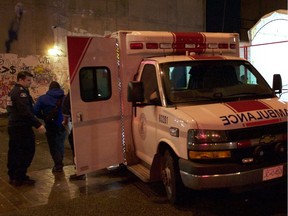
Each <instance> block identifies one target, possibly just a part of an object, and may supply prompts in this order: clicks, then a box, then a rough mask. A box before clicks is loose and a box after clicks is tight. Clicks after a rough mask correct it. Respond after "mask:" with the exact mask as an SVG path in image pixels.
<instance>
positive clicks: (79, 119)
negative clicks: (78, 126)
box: [76, 112, 83, 122]
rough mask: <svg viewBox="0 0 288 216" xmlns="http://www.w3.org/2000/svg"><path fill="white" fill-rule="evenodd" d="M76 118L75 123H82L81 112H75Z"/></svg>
mask: <svg viewBox="0 0 288 216" xmlns="http://www.w3.org/2000/svg"><path fill="white" fill-rule="evenodd" d="M76 117H77V122H82V121H83V114H82V112H77V113H76Z"/></svg>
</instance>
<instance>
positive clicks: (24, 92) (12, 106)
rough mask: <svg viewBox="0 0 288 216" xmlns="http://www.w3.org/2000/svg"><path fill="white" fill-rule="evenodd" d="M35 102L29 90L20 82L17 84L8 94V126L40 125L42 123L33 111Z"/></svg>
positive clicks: (36, 126)
mask: <svg viewBox="0 0 288 216" xmlns="http://www.w3.org/2000/svg"><path fill="white" fill-rule="evenodd" d="M33 103H34V102H33V99H32V97H31V95H30V93H29V90H28V89H26V88H24V87H23V86H22V85H20V84H15V86H14V87H13V89H12V90H11V91H10V92H9V94H8V100H7V113H8V126H9V127H14V126H29V127H32V126H34V127H35V128H38V127H40V126H41V123H40V122H39V121H38V119H37V118H36V117H35V116H34V113H33Z"/></svg>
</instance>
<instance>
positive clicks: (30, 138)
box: [7, 71, 46, 186]
mask: <svg viewBox="0 0 288 216" xmlns="http://www.w3.org/2000/svg"><path fill="white" fill-rule="evenodd" d="M32 77H33V76H32V74H31V73H29V72H27V71H22V72H19V73H18V74H17V83H16V84H15V86H14V87H13V89H12V90H11V91H10V92H9V94H8V100H7V112H8V134H9V150H8V162H7V168H8V175H9V177H10V184H12V185H14V186H20V185H22V184H28V185H33V184H34V183H35V180H33V179H30V178H29V176H27V175H26V173H27V169H28V167H29V166H30V164H31V162H32V160H33V157H34V154H35V135H34V132H33V129H32V127H35V128H37V130H38V132H39V133H45V131H46V130H45V127H44V126H43V125H42V124H41V123H40V122H39V121H38V120H37V118H36V117H35V116H34V114H33V99H32V97H31V96H30V93H29V90H28V88H29V87H30V85H31V82H32Z"/></svg>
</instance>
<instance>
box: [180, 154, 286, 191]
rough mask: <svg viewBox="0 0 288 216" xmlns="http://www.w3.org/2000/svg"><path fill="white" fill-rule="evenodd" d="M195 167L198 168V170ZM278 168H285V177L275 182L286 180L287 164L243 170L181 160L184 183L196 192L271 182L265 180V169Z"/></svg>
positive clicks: (229, 166)
mask: <svg viewBox="0 0 288 216" xmlns="http://www.w3.org/2000/svg"><path fill="white" fill-rule="evenodd" d="M195 165H196V167H197V168H196V169H195ZM209 166H210V167H209ZM278 166H283V175H282V177H278V178H275V180H276V179H279V180H280V179H281V180H282V179H286V178H287V162H286V163H278V164H274V165H270V166H265V167H258V168H256V167H253V168H252V169H251V167H250V169H248V168H247V167H245V168H243V166H242V169H237V166H236V168H235V166H234V168H233V165H231V164H230V165H228V166H226V167H225V165H208V166H207V164H204V165H203V164H201V165H199V164H197V163H194V162H191V161H188V160H184V159H180V160H179V169H180V175H181V178H182V182H183V184H184V185H185V186H186V187H188V188H191V189H194V190H204V189H213V188H233V187H242V186H250V185H253V184H260V183H263V182H268V181H270V180H266V181H264V180H263V172H264V169H267V168H269V167H278ZM201 168H203V169H201ZM209 168H210V169H209ZM203 170H204V171H203ZM217 170H218V171H217ZM271 180H272V179H271Z"/></svg>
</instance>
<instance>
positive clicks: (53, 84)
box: [49, 81, 61, 90]
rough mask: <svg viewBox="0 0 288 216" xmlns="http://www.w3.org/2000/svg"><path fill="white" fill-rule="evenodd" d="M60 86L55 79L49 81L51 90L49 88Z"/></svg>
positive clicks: (58, 87)
mask: <svg viewBox="0 0 288 216" xmlns="http://www.w3.org/2000/svg"><path fill="white" fill-rule="evenodd" d="M60 88H61V87H60V84H59V83H58V82H56V81H52V82H51V83H50V85H49V90H51V89H60Z"/></svg>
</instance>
